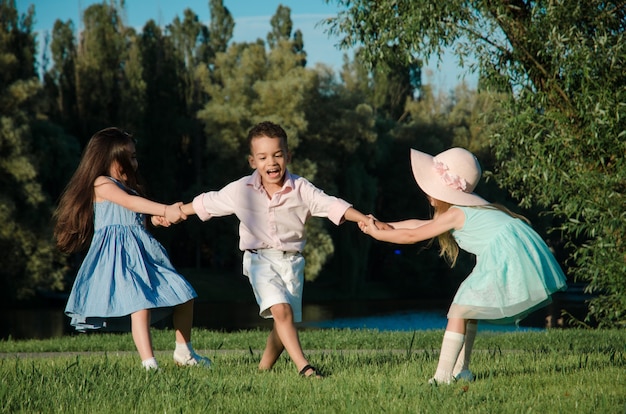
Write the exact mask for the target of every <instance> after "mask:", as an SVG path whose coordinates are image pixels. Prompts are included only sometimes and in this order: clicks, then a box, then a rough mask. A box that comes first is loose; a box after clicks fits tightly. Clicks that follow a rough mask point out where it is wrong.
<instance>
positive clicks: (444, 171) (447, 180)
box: [433, 158, 467, 192]
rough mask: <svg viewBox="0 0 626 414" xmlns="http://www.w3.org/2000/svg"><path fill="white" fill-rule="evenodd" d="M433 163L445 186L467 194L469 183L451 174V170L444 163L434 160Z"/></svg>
mask: <svg viewBox="0 0 626 414" xmlns="http://www.w3.org/2000/svg"><path fill="white" fill-rule="evenodd" d="M433 162H434V165H433V168H434V170H435V172H436V173H437V175H439V177H440V178H441V180H442V181H443V183H444V184H445V185H447V186H448V187H450V188H453V189H454V190H457V191H463V192H465V190H466V189H467V181H465V178H463V177H459V176H458V175H456V174H452V173H450V172H449V170H450V168H449V167H448V166H447V165H446V164H444V163H443V162H441V161H437V160H436V159H434V158H433Z"/></svg>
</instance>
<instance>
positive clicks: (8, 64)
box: [0, 1, 67, 300]
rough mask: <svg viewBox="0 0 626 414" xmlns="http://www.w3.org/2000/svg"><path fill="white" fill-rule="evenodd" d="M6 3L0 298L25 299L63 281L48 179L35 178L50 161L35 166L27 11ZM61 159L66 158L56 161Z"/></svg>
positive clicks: (34, 86)
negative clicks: (51, 221) (53, 233)
mask: <svg viewBox="0 0 626 414" xmlns="http://www.w3.org/2000/svg"><path fill="white" fill-rule="evenodd" d="M12 3H13V2H11V4H9V3H8V2H4V1H3V2H2V3H0V16H2V17H0V73H1V74H2V75H0V77H1V79H2V82H1V83H0V188H2V192H1V193H0V220H2V223H3V225H2V226H1V227H0V250H2V252H3V254H2V255H0V292H1V293H0V297H1V298H2V299H3V300H9V299H10V300H14V299H15V298H17V299H24V298H29V297H32V296H33V294H34V293H35V291H36V290H37V289H60V288H62V279H63V273H62V267H61V266H62V264H63V259H62V258H61V256H60V254H59V253H58V252H57V251H56V249H55V247H54V244H53V242H52V239H51V228H50V226H49V223H48V221H49V217H50V214H51V211H52V203H51V201H50V196H49V194H47V193H46V190H48V189H49V188H42V184H43V185H46V187H47V184H49V181H46V180H45V179H43V178H42V176H41V175H42V174H45V173H48V172H49V171H50V170H49V167H50V163H51V162H53V159H52V158H48V159H47V160H48V161H47V162H41V160H42V159H43V158H44V157H45V156H50V155H51V154H50V153H47V151H48V150H49V148H48V145H46V144H45V143H44V142H43V139H44V138H43V137H42V136H41V135H40V134H39V132H41V131H40V130H39V131H37V130H36V128H35V126H36V121H35V115H36V114H37V113H38V109H39V107H38V101H39V99H40V98H41V94H40V93H41V86H40V84H39V82H38V80H37V79H36V78H35V73H34V61H33V57H34V54H35V53H34V51H35V39H34V36H33V35H32V34H31V23H32V16H33V12H32V10H31V11H29V13H28V14H27V15H24V16H21V17H20V16H18V14H17V11H16V10H15V6H14V4H12ZM50 138H52V137H50ZM54 138H56V137H54ZM60 152H62V151H60ZM64 160H67V158H62V159H61V160H60V162H63V161H64ZM40 162H41V163H40ZM61 167H62V165H61ZM59 171H62V170H59ZM49 178H50V179H52V178H53V175H51V176H50V177H49Z"/></svg>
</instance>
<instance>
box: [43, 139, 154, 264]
mask: <svg viewBox="0 0 626 414" xmlns="http://www.w3.org/2000/svg"><path fill="white" fill-rule="evenodd" d="M134 143H135V140H134V139H133V136H132V135H131V134H129V133H127V132H125V131H123V130H121V129H119V128H106V129H103V130H101V131H98V132H96V133H95V134H94V135H93V136H92V137H91V139H90V140H89V142H88V143H87V146H86V147H85V150H84V151H83V155H82V157H81V160H80V163H79V164H78V167H77V168H76V171H75V172H74V175H73V176H72V178H71V179H70V181H69V183H68V184H67V186H66V187H65V190H64V191H63V194H61V198H60V199H59V205H58V207H57V209H56V211H55V213H54V220H55V227H54V236H55V238H56V242H57V247H58V248H59V250H61V251H62V252H65V253H74V252H77V251H80V250H83V249H86V248H87V247H89V244H90V243H91V238H92V237H93V232H94V223H93V201H94V182H95V180H96V178H98V177H100V176H108V175H109V171H110V169H111V166H112V165H114V164H115V163H117V164H118V165H119V166H120V172H121V173H122V174H123V175H124V176H125V181H124V182H123V184H124V185H125V186H126V187H128V188H129V189H132V190H134V191H136V192H137V193H138V194H140V195H142V194H143V189H142V186H141V185H140V178H139V176H138V174H137V172H136V171H135V169H134V168H133V165H132V162H131V157H132V154H131V152H130V145H131V144H134Z"/></svg>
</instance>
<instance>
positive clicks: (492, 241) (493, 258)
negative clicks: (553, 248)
mask: <svg viewBox="0 0 626 414" xmlns="http://www.w3.org/2000/svg"><path fill="white" fill-rule="evenodd" d="M453 208H459V209H461V210H462V211H463V212H464V213H465V224H464V226H463V228H462V229H460V230H455V231H453V232H452V235H453V237H454V238H455V240H456V241H457V243H458V244H459V247H460V248H461V249H463V250H465V251H467V252H470V253H472V254H474V255H476V266H475V267H474V269H473V270H472V272H471V273H470V275H469V276H467V278H466V279H465V280H464V281H463V283H462V284H461V286H459V289H458V291H457V293H456V295H455V296H454V299H453V301H452V305H451V306H450V311H449V312H448V318H463V319H482V320H489V321H490V322H495V323H510V322H516V323H517V322H519V320H521V319H522V318H524V317H525V316H527V315H528V314H529V313H530V312H532V311H534V310H536V309H539V308H541V307H543V306H546V305H548V304H549V303H550V302H551V295H552V294H553V293H554V292H557V291H559V290H565V289H566V279H565V275H564V274H563V271H562V270H561V267H560V266H559V264H558V263H557V261H556V259H555V258H554V256H553V255H552V252H550V249H549V248H548V246H547V245H546V243H545V242H544V241H543V239H542V238H541V237H540V236H539V235H538V234H537V233H536V232H535V231H534V230H533V229H532V228H531V227H530V226H528V225H527V224H526V223H524V222H523V221H522V220H519V219H515V218H513V217H511V216H509V215H508V214H506V213H504V212H502V211H499V210H496V209H492V208H477V207H459V206H454V207H453Z"/></svg>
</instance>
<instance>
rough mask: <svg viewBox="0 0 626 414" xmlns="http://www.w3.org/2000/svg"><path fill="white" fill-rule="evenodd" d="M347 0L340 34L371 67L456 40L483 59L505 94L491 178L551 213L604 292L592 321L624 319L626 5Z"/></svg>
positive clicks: (485, 79)
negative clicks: (357, 48) (625, 33)
mask: <svg viewBox="0 0 626 414" xmlns="http://www.w3.org/2000/svg"><path fill="white" fill-rule="evenodd" d="M337 3H338V4H339V5H341V6H344V10H342V11H341V12H340V13H339V15H338V16H337V18H334V19H330V20H329V28H330V32H331V33H335V34H339V35H342V36H343V37H342V43H343V45H345V46H351V45H360V46H362V47H363V50H364V51H363V56H364V58H365V59H366V60H367V61H368V62H369V63H370V64H371V65H376V64H377V63H378V62H380V61H385V60H388V59H400V60H404V61H405V62H410V61H412V60H413V59H414V58H415V56H418V57H422V58H424V59H428V58H431V57H433V56H434V57H435V58H436V57H439V56H441V54H442V50H443V48H444V47H447V46H453V47H454V52H455V54H456V56H457V58H458V60H459V62H461V63H462V62H463V61H464V60H465V59H466V58H467V56H470V55H473V56H475V57H476V59H475V61H476V62H477V63H476V64H474V65H473V66H470V69H480V71H481V82H480V85H481V88H482V89H484V90H486V91H490V92H493V93H497V96H499V97H500V99H502V97H503V96H504V97H505V98H504V100H503V101H501V102H502V103H500V104H499V106H500V107H501V108H502V109H501V110H498V111H496V112H495V113H494V114H491V115H489V116H488V117H486V118H485V120H488V121H489V122H491V123H492V125H487V126H486V128H487V130H486V131H487V132H488V134H489V135H491V136H492V142H491V147H492V153H493V155H494V157H495V160H494V161H495V163H494V167H495V175H494V176H493V177H494V178H495V179H496V180H497V181H498V183H499V184H501V185H503V186H505V187H506V188H507V189H508V190H509V191H510V194H511V195H512V196H513V197H514V198H515V199H517V200H519V202H520V205H521V206H522V207H525V208H531V207H533V208H543V209H548V211H547V214H548V215H549V216H550V217H551V218H552V220H553V222H552V224H551V227H552V228H553V230H554V231H558V232H559V234H558V236H557V238H561V237H562V238H563V239H564V241H565V243H566V244H565V246H559V247H560V248H561V249H563V248H564V249H566V252H569V256H570V261H569V262H568V266H569V267H570V269H569V272H570V274H571V275H572V276H573V278H574V279H575V280H578V281H582V282H586V283H588V291H589V292H592V293H595V294H597V297H595V298H594V299H593V300H592V301H591V303H590V308H589V309H590V315H589V320H591V321H593V320H594V319H595V320H596V321H597V322H598V323H600V325H607V326H624V324H625V323H626V292H625V291H624V289H623V286H624V283H626V260H625V259H626V250H625V247H624V245H625V244H624V234H626V226H625V224H624V223H625V222H626V221H625V218H626V216H625V214H626V213H625V211H626V208H625V206H626V204H625V202H624V191H625V189H626V187H625V184H624V183H625V181H624V177H626V170H625V163H624V154H626V148H625V146H626V144H625V142H626V141H625V140H624V131H625V130H626V128H625V125H624V119H625V118H624V107H625V104H624V103H625V102H626V99H625V98H626V94H625V89H624V84H625V81H626V80H625V79H624V73H626V72H625V70H624V66H623V65H624V62H625V61H626V59H625V57H626V56H625V49H624V48H625V46H624V44H625V43H624V38H623V37H624V23H623V22H624V19H625V16H626V9H625V8H624V6H623V4H621V2H602V3H598V2H596V1H593V0H589V1H583V2H577V3H576V4H575V5H570V4H568V3H559V2H557V3H555V2H549V1H537V2H525V3H519V4H516V5H515V6H514V5H512V4H510V3H508V2H482V1H470V2H464V1H456V0H455V1H446V2H437V1H427V2H412V1H400V2H398V1H392V0H383V1H377V2H369V1H365V0H357V1H343V0H338V1H337ZM392 22H393V23H392ZM483 137H484V134H483ZM481 141H483V142H484V139H481ZM481 147H482V145H481ZM470 148H471V147H470Z"/></svg>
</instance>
